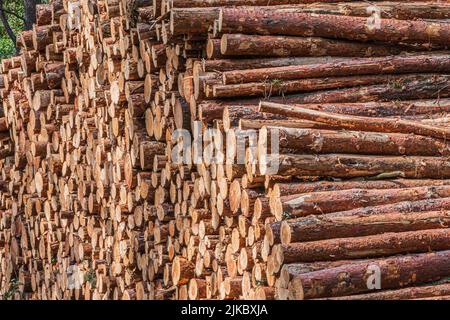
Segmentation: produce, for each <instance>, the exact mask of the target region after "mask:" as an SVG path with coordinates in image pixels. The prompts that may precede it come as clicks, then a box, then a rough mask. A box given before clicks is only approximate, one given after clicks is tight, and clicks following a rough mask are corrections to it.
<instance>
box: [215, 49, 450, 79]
mask: <svg viewBox="0 0 450 320" xmlns="http://www.w3.org/2000/svg"><path fill="white" fill-rule="evenodd" d="M419 72H421V73H427V72H434V73H448V72H450V58H449V56H448V54H430V55H426V54H422V55H404V56H403V55H402V56H391V57H383V58H378V57H375V58H366V59H364V58H361V59H353V60H350V61H340V62H335V63H333V62H332V63H325V64H313V65H304V66H286V67H277V68H267V69H254V70H237V71H227V72H224V73H223V82H224V84H235V83H246V82H259V81H267V80H274V79H277V80H292V79H307V78H321V77H339V76H351V75H354V76H356V75H367V74H395V73H419Z"/></svg>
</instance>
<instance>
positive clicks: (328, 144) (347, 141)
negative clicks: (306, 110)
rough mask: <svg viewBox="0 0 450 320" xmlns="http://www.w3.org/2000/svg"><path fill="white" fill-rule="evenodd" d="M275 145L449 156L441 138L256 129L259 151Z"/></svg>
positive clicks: (292, 149)
mask: <svg viewBox="0 0 450 320" xmlns="http://www.w3.org/2000/svg"><path fill="white" fill-rule="evenodd" d="M274 143H275V144H277V143H278V146H279V148H282V149H289V151H290V152H294V153H313V154H327V153H337V152H342V153H346V154H366V155H370V154H373V155H408V156H414V155H418V156H449V155H450V144H448V143H447V142H445V141H443V140H438V139H434V138H429V137H424V136H416V135H409V134H400V133H381V132H380V133H377V132H365V131H331V130H315V129H294V128H277V127H268V128H267V127H263V128H262V129H261V130H260V131H259V139H258V148H259V153H260V154H261V155H264V154H265V153H267V150H268V148H269V147H270V146H271V145H273V144H274Z"/></svg>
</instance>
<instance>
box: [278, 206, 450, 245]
mask: <svg viewBox="0 0 450 320" xmlns="http://www.w3.org/2000/svg"><path fill="white" fill-rule="evenodd" d="M449 223H450V213H449V211H431V212H417V213H413V214H405V213H388V214H380V215H374V216H362V217H359V216H344V217H338V216H332V215H331V216H330V217H328V216H327V215H326V214H325V215H320V216H313V215H311V216H308V217H304V218H298V219H292V220H285V221H283V222H277V223H275V224H273V225H272V226H271V228H272V229H273V230H274V231H278V232H274V234H276V233H279V235H280V236H279V237H278V238H275V243H279V242H281V243H282V244H289V243H291V242H305V241H318V240H325V239H334V238H348V237H360V236H368V235H376V234H381V233H385V232H406V231H417V230H427V229H440V228H448V227H449Z"/></svg>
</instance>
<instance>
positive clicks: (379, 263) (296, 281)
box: [289, 251, 450, 299]
mask: <svg viewBox="0 0 450 320" xmlns="http://www.w3.org/2000/svg"><path fill="white" fill-rule="evenodd" d="M371 266H372V267H371ZM375 267H378V268H379V270H380V272H381V279H380V280H381V288H382V289H396V288H401V287H406V286H408V285H409V286H411V285H417V284H421V283H425V282H430V281H435V280H439V279H440V278H443V277H446V276H448V274H449V270H450V251H441V252H436V253H427V254H418V255H409V256H401V257H391V258H386V259H379V260H367V261H364V262H358V263H354V264H348V265H343V266H340V267H336V268H332V269H325V270H320V271H315V272H310V273H304V274H300V275H296V276H294V277H293V279H292V281H291V282H290V284H289V292H290V297H291V298H292V299H312V298H323V297H330V296H346V295H351V294H357V293H364V292H370V291H374V290H377V289H375V288H374V289H369V288H368V285H367V283H368V280H370V279H369V277H370V276H371V275H373V274H374V271H373V270H374V268H375ZM339 275H345V277H343V276H339ZM318 279H320V280H318ZM370 283H372V281H371V282H370Z"/></svg>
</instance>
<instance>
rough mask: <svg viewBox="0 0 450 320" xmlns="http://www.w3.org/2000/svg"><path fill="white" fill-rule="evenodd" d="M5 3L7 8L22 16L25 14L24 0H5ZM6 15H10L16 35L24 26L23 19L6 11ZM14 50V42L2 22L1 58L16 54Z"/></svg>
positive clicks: (0, 27)
mask: <svg viewBox="0 0 450 320" xmlns="http://www.w3.org/2000/svg"><path fill="white" fill-rule="evenodd" d="M3 3H4V8H5V9H7V10H9V11H11V12H14V13H16V14H17V15H18V16H20V17H23V16H24V7H23V0H5V1H4V2H3ZM6 16H7V17H8V21H9V25H10V26H11V29H13V31H14V33H15V34H16V35H17V34H19V33H20V31H22V30H23V28H24V23H23V20H21V19H18V18H17V17H15V16H14V15H12V14H9V13H6ZM14 51H15V49H14V44H13V42H12V41H11V39H10V38H9V37H8V34H7V33H6V31H5V27H4V26H3V24H2V23H1V22H0V59H3V58H5V57H10V56H11V55H13V54H14Z"/></svg>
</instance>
